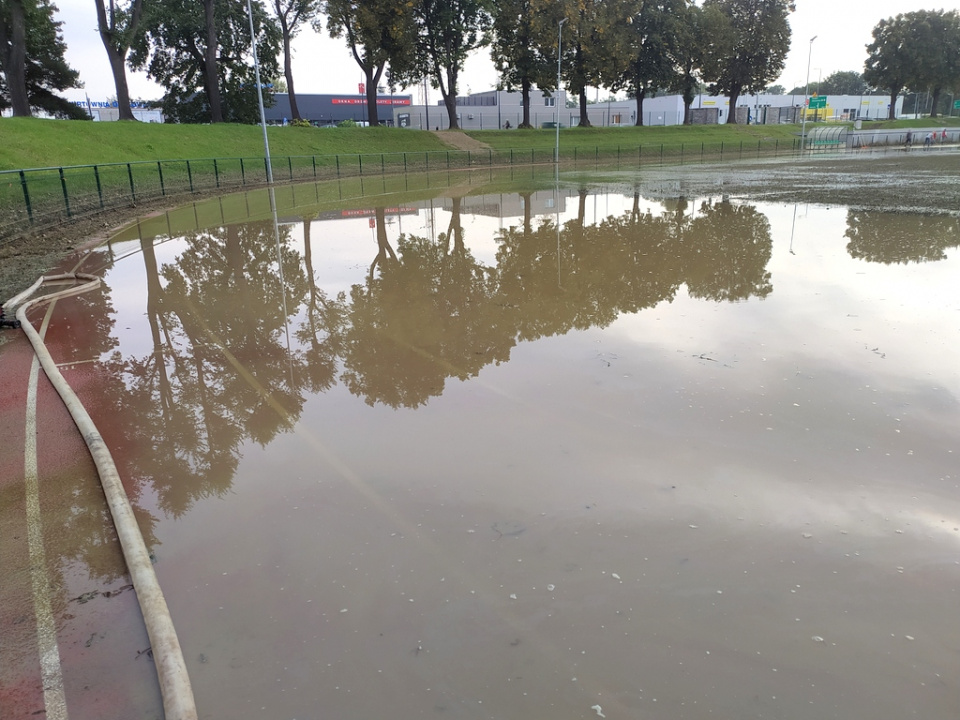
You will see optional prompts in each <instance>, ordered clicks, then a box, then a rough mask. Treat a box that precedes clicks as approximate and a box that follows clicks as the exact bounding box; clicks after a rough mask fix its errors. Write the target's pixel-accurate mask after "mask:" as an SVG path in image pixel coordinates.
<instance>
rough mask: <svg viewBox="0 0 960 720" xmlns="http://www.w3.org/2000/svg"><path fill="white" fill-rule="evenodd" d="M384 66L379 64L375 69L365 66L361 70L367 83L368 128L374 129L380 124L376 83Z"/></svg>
mask: <svg viewBox="0 0 960 720" xmlns="http://www.w3.org/2000/svg"><path fill="white" fill-rule="evenodd" d="M383 68H384V65H383V64H382V63H381V64H380V65H379V66H377V67H373V66H367V67H365V68H364V69H363V75H364V78H365V79H366V83H367V122H369V123H370V127H376V126H377V125H379V124H380V107H379V106H378V105H377V83H379V82H380V77H381V76H382V75H383Z"/></svg>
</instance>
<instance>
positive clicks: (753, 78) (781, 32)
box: [703, 0, 794, 124]
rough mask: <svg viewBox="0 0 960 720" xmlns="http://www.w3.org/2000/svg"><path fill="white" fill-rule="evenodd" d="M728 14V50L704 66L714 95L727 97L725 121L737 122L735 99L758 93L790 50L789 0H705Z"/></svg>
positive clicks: (781, 66) (779, 66) (791, 4)
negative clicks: (729, 40)
mask: <svg viewBox="0 0 960 720" xmlns="http://www.w3.org/2000/svg"><path fill="white" fill-rule="evenodd" d="M703 7H704V8H711V7H715V8H717V9H719V10H720V11H721V12H722V13H723V14H724V15H726V16H727V18H728V20H729V22H730V27H731V30H732V32H733V44H732V48H731V51H730V53H729V54H727V55H726V56H725V57H718V58H716V59H714V60H713V61H712V62H711V63H710V64H709V65H708V67H707V68H705V70H706V72H705V76H706V79H707V80H709V81H710V82H711V83H712V85H711V86H710V92H711V93H712V94H714V95H720V94H725V95H727V96H728V97H729V98H730V110H729V112H728V114H727V122H728V123H731V124H735V123H736V122H737V101H738V100H739V99H740V96H741V95H742V94H743V93H744V92H747V93H758V92H761V91H763V89H764V88H766V86H767V85H768V84H769V83H771V82H772V81H773V80H776V79H777V77H779V76H780V72H781V71H782V70H783V65H784V61H785V60H786V57H787V52H789V50H790V24H789V23H788V22H787V16H788V15H789V14H790V13H791V12H793V10H794V4H793V2H792V0H704V3H703Z"/></svg>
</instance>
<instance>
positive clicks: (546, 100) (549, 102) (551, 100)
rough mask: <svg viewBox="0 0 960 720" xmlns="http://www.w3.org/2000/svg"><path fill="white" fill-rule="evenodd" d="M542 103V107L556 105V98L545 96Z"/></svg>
mask: <svg viewBox="0 0 960 720" xmlns="http://www.w3.org/2000/svg"><path fill="white" fill-rule="evenodd" d="M543 105H544V107H556V105H557V99H556V98H552V97H545V98H544V99H543Z"/></svg>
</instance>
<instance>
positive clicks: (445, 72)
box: [406, 0, 491, 130]
mask: <svg viewBox="0 0 960 720" xmlns="http://www.w3.org/2000/svg"><path fill="white" fill-rule="evenodd" d="M414 18H415V20H416V25H417V51H416V54H417V62H416V64H415V67H416V68H417V69H416V70H414V72H413V73H412V74H411V73H407V74H406V77H407V78H408V79H413V78H414V77H415V76H417V75H421V74H425V75H427V76H429V77H430V81H431V83H432V85H433V87H435V88H438V89H439V90H440V95H441V96H442V97H443V104H444V106H445V107H446V109H447V117H448V118H449V127H450V129H451V130H457V129H459V128H460V123H459V121H458V120H457V83H458V81H459V78H460V72H461V71H462V70H463V64H464V63H465V62H466V60H467V56H468V55H469V54H470V53H471V52H472V51H473V50H476V49H477V48H479V47H482V46H483V45H485V44H487V40H488V39H487V31H488V30H489V28H490V24H491V16H490V12H489V10H488V0H419V2H417V3H416V4H415V5H414Z"/></svg>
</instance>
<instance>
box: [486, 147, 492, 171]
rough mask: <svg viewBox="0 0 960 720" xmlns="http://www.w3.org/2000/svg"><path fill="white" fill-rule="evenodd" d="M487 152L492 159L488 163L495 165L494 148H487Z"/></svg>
mask: <svg viewBox="0 0 960 720" xmlns="http://www.w3.org/2000/svg"><path fill="white" fill-rule="evenodd" d="M487 154H488V156H489V159H490V162H489V163H488V164H489V165H490V167H493V148H489V149H488V150H487Z"/></svg>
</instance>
